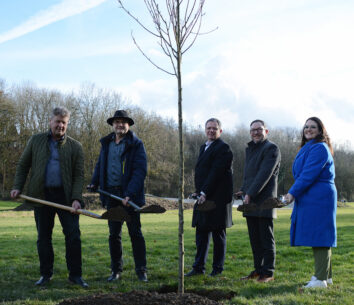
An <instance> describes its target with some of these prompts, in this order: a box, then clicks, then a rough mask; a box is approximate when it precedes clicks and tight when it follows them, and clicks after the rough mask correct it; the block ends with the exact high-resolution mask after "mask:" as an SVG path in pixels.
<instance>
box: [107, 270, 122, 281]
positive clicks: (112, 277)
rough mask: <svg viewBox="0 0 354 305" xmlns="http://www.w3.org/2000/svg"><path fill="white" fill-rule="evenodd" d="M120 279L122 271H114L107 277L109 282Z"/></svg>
mask: <svg viewBox="0 0 354 305" xmlns="http://www.w3.org/2000/svg"><path fill="white" fill-rule="evenodd" d="M119 279H120V273H119V272H112V274H111V276H110V277H109V278H108V279H107V282H113V281H117V280H119Z"/></svg>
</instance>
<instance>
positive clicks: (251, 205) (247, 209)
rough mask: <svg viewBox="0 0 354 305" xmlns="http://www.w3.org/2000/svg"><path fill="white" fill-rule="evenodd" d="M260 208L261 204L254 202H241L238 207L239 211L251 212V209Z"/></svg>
mask: <svg viewBox="0 0 354 305" xmlns="http://www.w3.org/2000/svg"><path fill="white" fill-rule="evenodd" d="M258 209H259V206H258V205H256V204H255V203H253V202H251V203H248V204H240V205H239V206H238V207H237V211H239V212H251V211H256V210H258Z"/></svg>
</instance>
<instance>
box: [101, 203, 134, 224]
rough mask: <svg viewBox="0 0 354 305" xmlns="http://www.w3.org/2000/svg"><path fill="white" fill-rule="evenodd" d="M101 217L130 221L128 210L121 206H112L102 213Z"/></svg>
mask: <svg viewBox="0 0 354 305" xmlns="http://www.w3.org/2000/svg"><path fill="white" fill-rule="evenodd" d="M101 218H103V219H108V220H113V221H120V222H123V221H130V216H129V214H128V212H127V211H126V210H125V209H124V208H123V207H121V206H117V207H115V208H111V209H109V210H107V211H106V212H104V213H103V214H102V215H101Z"/></svg>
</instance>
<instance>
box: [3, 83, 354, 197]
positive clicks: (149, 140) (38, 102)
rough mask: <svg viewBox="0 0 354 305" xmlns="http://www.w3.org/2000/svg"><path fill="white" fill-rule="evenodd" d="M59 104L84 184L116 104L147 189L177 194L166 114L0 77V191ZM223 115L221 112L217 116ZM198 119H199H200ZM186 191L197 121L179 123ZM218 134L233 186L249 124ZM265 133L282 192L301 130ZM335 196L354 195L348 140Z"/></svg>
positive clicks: (118, 99) (340, 154) (338, 162)
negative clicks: (78, 146)
mask: <svg viewBox="0 0 354 305" xmlns="http://www.w3.org/2000/svg"><path fill="white" fill-rule="evenodd" d="M57 105H64V106H66V107H67V108H68V109H70V110H71V112H72V116H71V120H70V125H69V127H68V134H69V135H70V136H72V137H74V138H75V139H78V140H79V141H80V142H81V143H82V145H83V148H84V153H85V179H86V182H87V184H88V182H89V179H90V177H91V175H92V171H93V167H94V165H95V163H96V160H97V157H98V153H99V139H100V138H101V137H103V136H105V135H106V134H107V133H109V132H110V131H111V128H110V126H109V125H108V124H107V122H106V120H107V118H108V117H110V116H111V115H113V114H114V111H115V110H117V109H118V108H124V109H127V110H128V111H129V112H130V113H131V115H132V117H133V118H134V120H135V122H136V124H135V125H134V126H132V127H133V130H134V131H135V132H136V133H137V134H138V136H139V137H140V138H141V139H142V140H143V141H144V144H145V148H146V152H147V156H148V175H147V179H146V192H148V193H151V194H154V195H157V196H166V197H177V195H178V179H179V178H178V177H179V168H178V162H179V161H178V160H179V152H178V143H179V138H178V127H177V124H176V122H174V121H173V120H171V119H164V118H162V117H161V116H159V115H156V114H154V113H147V112H146V111H144V110H143V109H141V108H139V107H133V106H132V105H131V104H130V103H129V102H128V101H126V100H124V99H123V98H122V96H121V95H120V94H119V93H117V92H114V91H109V90H102V89H100V88H97V87H96V86H95V85H94V84H84V85H82V87H81V89H80V90H79V92H78V93H75V94H74V93H71V94H63V93H60V92H58V91H57V90H49V89H40V88H37V87H36V86H34V85H33V84H30V83H24V84H22V85H16V86H11V87H9V88H7V87H6V86H5V82H4V81H1V80H0V197H7V196H8V193H9V191H10V190H11V188H12V183H13V176H14V173H15V169H16V163H17V161H18V159H19V156H20V155H21V153H22V151H23V149H24V147H25V145H26V143H27V141H28V139H29V137H30V136H31V135H32V134H34V133H38V132H41V131H46V130H48V121H49V116H50V113H51V111H52V108H53V107H54V106H57ZM221 119H222V118H221ZM201 123H203V122H201ZM183 136H184V142H185V150H184V151H185V153H184V157H185V172H184V179H185V192H184V195H187V194H188V193H191V192H192V191H193V190H194V183H193V177H194V172H193V170H194V165H195V160H196V158H197V157H198V152H199V147H200V145H201V144H202V142H203V141H204V130H203V129H202V127H200V128H195V127H191V126H188V125H185V126H184V132H183ZM222 137H223V138H224V139H225V141H226V142H228V143H229V144H230V147H231V149H232V151H233V153H234V162H233V171H234V186H235V189H237V188H239V187H240V186H241V183H242V176H243V164H244V155H245V147H246V145H247V142H249V141H250V136H249V128H248V126H247V127H246V126H238V127H237V128H236V129H235V130H234V131H232V132H231V131H227V130H224V132H223V134H222ZM269 138H270V139H271V140H272V141H274V142H275V143H277V144H278V145H279V147H280V150H281V152H282V163H281V168H280V174H279V182H278V193H279V194H284V193H286V192H287V191H288V190H289V188H290V186H291V185H292V183H293V178H292V173H291V170H292V163H293V160H294V158H295V155H296V153H297V151H298V145H299V140H300V130H299V129H296V128H290V127H284V128H276V127H274V126H270V133H269ZM334 159H335V166H336V179H335V182H336V186H337V189H338V200H342V199H343V200H349V201H353V200H354V151H353V150H351V148H350V147H349V145H340V146H338V145H334Z"/></svg>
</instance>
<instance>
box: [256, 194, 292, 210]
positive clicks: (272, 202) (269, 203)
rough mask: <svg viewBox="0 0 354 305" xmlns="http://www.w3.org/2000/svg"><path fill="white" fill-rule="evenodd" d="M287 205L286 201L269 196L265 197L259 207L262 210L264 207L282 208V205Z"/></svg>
mask: <svg viewBox="0 0 354 305" xmlns="http://www.w3.org/2000/svg"><path fill="white" fill-rule="evenodd" d="M287 205H288V203H287V202H285V201H281V200H279V199H278V198H276V197H270V198H268V199H266V200H265V201H264V202H263V203H262V205H261V208H262V209H263V210H265V209H275V208H277V209H279V208H283V207H285V206H287Z"/></svg>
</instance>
